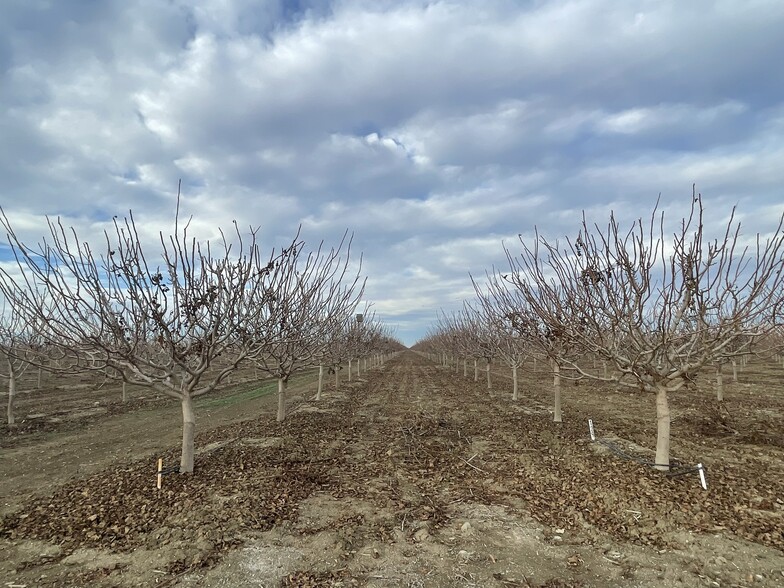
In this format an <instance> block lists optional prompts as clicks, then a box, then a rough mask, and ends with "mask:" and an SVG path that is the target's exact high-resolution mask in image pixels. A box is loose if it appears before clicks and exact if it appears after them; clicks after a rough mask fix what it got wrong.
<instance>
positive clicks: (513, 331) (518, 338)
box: [471, 273, 560, 419]
mask: <svg viewBox="0 0 784 588" xmlns="http://www.w3.org/2000/svg"><path fill="white" fill-rule="evenodd" d="M471 281H472V283H473V284H474V290H475V291H476V298H477V310H478V311H479V312H480V314H481V315H482V317H483V319H484V322H486V323H487V324H489V325H490V328H491V329H493V331H494V332H495V335H496V336H495V338H494V340H493V342H494V344H495V354H496V355H497V356H498V357H500V358H501V361H503V362H504V363H505V364H506V365H507V366H509V368H510V369H511V370H512V400H518V398H519V384H518V370H519V369H520V367H521V366H522V365H523V363H524V362H525V359H526V357H527V356H528V353H529V352H530V348H531V342H530V334H529V333H528V332H527V331H526V330H525V329H521V328H520V327H521V323H520V320H519V315H518V314H517V312H518V310H519V304H518V301H517V300H515V298H514V292H513V291H511V288H510V287H509V285H508V284H507V283H506V282H504V281H503V280H502V279H500V278H499V276H497V275H496V274H494V273H493V274H488V275H487V282H486V285H485V290H484V291H483V290H482V289H481V288H480V286H479V285H478V284H477V283H476V281H475V280H474V279H473V277H472V278H471ZM556 404H557V405H558V410H557V412H558V417H559V419H560V397H559V398H558V402H557V403H556Z"/></svg>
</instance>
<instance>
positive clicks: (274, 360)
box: [246, 235, 364, 421]
mask: <svg viewBox="0 0 784 588" xmlns="http://www.w3.org/2000/svg"><path fill="white" fill-rule="evenodd" d="M284 253H285V259H286V263H285V265H284V266H283V267H282V271H280V272H279V273H278V274H277V275H276V279H275V281H274V282H273V290H274V295H273V296H269V295H263V296H262V298H261V299H259V300H258V301H257V304H258V305H259V307H261V308H263V309H264V310H263V312H262V313H261V314H260V315H258V316H259V317H260V318H262V321H261V322H260V323H259V324H256V325H254V324H252V323H251V324H249V325H248V326H246V328H249V329H250V330H249V336H250V338H251V339H252V338H253V335H254V334H255V333H259V334H260V335H261V336H262V337H265V338H266V340H267V343H266V344H265V345H263V346H260V347H259V352H258V353H256V354H254V355H252V356H249V357H250V359H251V361H253V362H254V363H255V364H256V365H258V366H259V367H260V368H262V369H263V370H264V371H266V372H268V373H269V374H271V375H272V376H274V377H275V378H277V380H278V412H277V420H278V421H283V420H284V419H285V418H286V388H287V386H288V381H289V378H290V377H291V374H292V373H293V372H294V371H295V370H297V369H300V368H302V367H305V366H310V365H316V364H317V363H318V361H319V358H320V355H321V353H322V350H323V343H322V342H323V341H324V340H325V338H327V337H329V336H330V334H332V333H333V331H334V330H335V329H336V328H337V326H338V325H340V324H341V322H342V321H343V320H344V318H345V317H346V316H347V315H349V314H351V313H352V312H353V311H354V309H355V308H356V306H357V304H358V303H359V299H360V298H361V296H362V293H363V291H364V281H363V280H362V279H361V277H360V271H361V264H360V267H358V268H357V270H356V273H352V272H351V239H350V238H348V236H347V235H344V237H343V239H342V240H341V242H340V243H339V244H338V246H337V247H335V248H332V249H330V250H326V249H325V248H324V246H323V243H322V244H321V245H320V246H319V247H318V249H317V250H316V251H314V252H311V253H308V254H305V252H304V243H303V242H301V241H299V242H297V241H295V242H294V243H292V245H291V246H290V247H288V248H287V249H285V250H284Z"/></svg>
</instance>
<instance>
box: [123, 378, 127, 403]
mask: <svg viewBox="0 0 784 588" xmlns="http://www.w3.org/2000/svg"><path fill="white" fill-rule="evenodd" d="M122 401H123V402H127V401H128V382H123V383H122Z"/></svg>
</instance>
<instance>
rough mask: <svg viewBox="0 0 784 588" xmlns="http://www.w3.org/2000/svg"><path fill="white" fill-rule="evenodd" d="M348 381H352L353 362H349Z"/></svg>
mask: <svg viewBox="0 0 784 588" xmlns="http://www.w3.org/2000/svg"><path fill="white" fill-rule="evenodd" d="M348 381H349V382H350V381H351V360H350V359H349V360H348Z"/></svg>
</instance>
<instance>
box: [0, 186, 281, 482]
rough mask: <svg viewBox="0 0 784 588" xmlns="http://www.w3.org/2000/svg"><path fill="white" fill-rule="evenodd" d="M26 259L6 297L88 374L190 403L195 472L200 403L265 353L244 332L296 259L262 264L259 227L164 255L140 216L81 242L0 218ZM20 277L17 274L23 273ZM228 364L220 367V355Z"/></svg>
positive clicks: (183, 232)
mask: <svg viewBox="0 0 784 588" xmlns="http://www.w3.org/2000/svg"><path fill="white" fill-rule="evenodd" d="M0 222H1V223H2V225H3V227H4V228H5V230H6V232H7V235H8V240H9V243H10V245H11V248H12V251H13V253H14V256H15V259H16V268H14V270H15V272H14V275H12V274H11V273H10V272H8V271H4V270H0V290H2V292H3V294H4V295H5V297H6V299H7V300H8V301H9V303H10V304H11V305H12V306H13V307H14V308H16V309H17V310H18V312H19V314H20V316H21V317H22V320H23V321H25V322H26V323H28V324H36V325H39V327H40V328H39V333H38V334H39V335H40V336H41V337H42V338H43V339H44V341H45V342H46V343H48V344H49V345H51V346H57V347H66V348H68V349H70V350H71V352H72V353H73V354H74V357H77V358H78V361H79V366H78V367H80V368H82V369H87V370H94V371H100V372H104V373H107V372H112V373H117V374H121V377H122V378H123V379H125V380H126V381H128V382H131V383H133V384H138V385H142V386H148V387H153V388H155V389H157V390H159V391H161V392H162V393H164V394H166V395H167V396H169V397H171V398H173V399H175V400H177V401H179V402H180V404H181V407H182V452H181V457H180V472H182V473H186V472H187V473H190V472H193V464H194V434H195V428H196V421H195V413H194V406H193V401H194V399H195V398H198V397H200V396H203V395H205V394H208V393H210V392H212V391H213V390H215V389H216V387H217V386H218V385H219V384H220V383H221V382H223V381H224V380H225V378H226V377H227V376H228V375H229V374H230V373H231V372H232V371H233V370H234V369H235V368H236V367H237V365H238V364H239V363H240V362H242V361H243V360H244V359H245V358H246V357H248V356H249V355H251V354H253V353H255V352H256V350H257V347H258V346H259V345H263V343H264V342H263V341H260V340H259V339H258V338H257V337H256V338H253V339H250V338H248V337H245V336H244V334H243V326H244V325H246V324H252V323H258V322H259V318H258V317H259V315H260V314H261V313H262V312H263V308H264V306H263V305H262V304H260V302H263V301H265V300H267V299H268V298H269V297H270V296H272V295H274V292H273V290H272V288H273V287H274V284H275V282H276V279H277V274H278V271H279V268H280V267H286V260H287V257H288V254H287V252H283V253H281V254H277V255H276V254H274V253H273V254H271V255H270V256H268V257H262V253H261V250H260V247H259V244H258V242H257V230H256V229H251V230H250V231H249V232H248V233H245V234H243V233H242V232H241V231H240V229H239V227H238V226H237V224H236V223H235V224H234V230H233V233H232V234H230V237H231V238H229V236H227V235H226V234H224V233H223V232H222V231H221V233H220V235H221V237H220V239H219V240H218V242H217V243H210V242H199V241H197V240H196V239H195V238H194V237H192V236H191V235H190V232H189V222H188V223H185V224H184V226H182V225H181V224H180V222H179V196H178V200H177V214H176V217H175V229H174V234H172V235H170V236H168V237H167V236H165V235H164V234H163V233H160V234H159V243H160V248H151V247H150V246H148V245H143V243H142V240H141V238H140V236H139V231H138V229H137V225H136V222H135V220H134V217H133V213H129V215H128V217H126V218H124V219H118V218H117V217H115V219H114V222H113V225H112V228H111V229H109V230H107V231H105V232H104V239H103V243H102V244H95V245H91V244H89V243H87V242H84V241H82V240H80V238H79V236H78V235H77V233H76V231H75V230H74V229H72V228H66V227H65V226H64V225H63V224H62V222H61V221H60V219H57V220H56V221H54V220H51V219H47V222H48V229H49V231H48V232H49V235H48V237H47V238H46V239H44V240H43V241H42V242H41V243H39V244H38V245H37V246H35V247H33V246H29V245H27V244H25V243H23V242H22V241H21V240H20V239H19V237H18V236H17V234H16V233H15V231H14V229H13V228H12V225H11V222H10V221H9V219H8V217H6V216H5V213H2V215H0ZM17 274H18V277H16V276H17ZM220 356H223V359H224V360H225V361H224V363H223V366H222V368H221V369H220V370H217V371H210V368H211V366H213V364H214V363H215V360H216V358H218V357H220Z"/></svg>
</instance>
